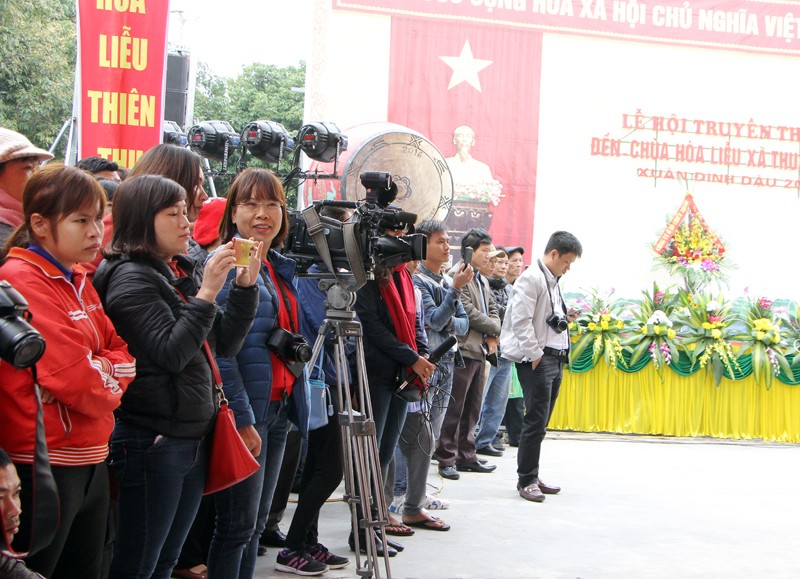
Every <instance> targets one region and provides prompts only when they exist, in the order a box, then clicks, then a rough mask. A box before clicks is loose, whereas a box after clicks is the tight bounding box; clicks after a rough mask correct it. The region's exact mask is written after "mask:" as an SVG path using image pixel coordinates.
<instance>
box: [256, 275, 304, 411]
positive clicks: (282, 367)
mask: <svg viewBox="0 0 800 579" xmlns="http://www.w3.org/2000/svg"><path fill="white" fill-rule="evenodd" d="M261 263H262V264H263V265H264V267H266V268H267V272H268V273H269V277H270V279H271V280H272V286H273V287H274V288H275V293H276V294H277V295H278V327H279V328H283V329H284V330H290V331H292V332H294V331H295V328H296V327H297V324H292V320H297V319H298V314H297V300H295V298H294V295H293V294H292V292H290V291H289V288H288V287H287V285H286V282H285V281H284V280H283V278H282V277H281V276H279V275H278V274H277V273H275V269H273V267H272V264H271V263H270V262H269V261H268V260H265V261H262V262H261ZM278 284H280V286H279V285H278ZM282 294H285V295H286V297H287V299H288V300H289V307H290V308H291V309H292V311H291V312H289V311H287V309H286V306H285V305H284V303H283V296H282ZM289 316H291V319H290V318H289ZM269 361H270V363H271V364H272V391H271V392H270V397H269V399H270V400H271V401H275V400H282V399H283V393H284V392H286V395H287V396H290V395H291V394H292V386H293V385H294V381H295V377H294V374H292V372H291V370H289V368H287V367H286V364H284V363H283V361H282V360H281V359H280V358H278V356H276V355H275V354H274V353H273V352H270V353H269Z"/></svg>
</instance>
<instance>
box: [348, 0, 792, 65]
mask: <svg viewBox="0 0 800 579" xmlns="http://www.w3.org/2000/svg"><path fill="white" fill-rule="evenodd" d="M334 7H336V8H339V9H344V10H356V11H359V12H373V13H380V14H392V15H394V14H397V15H404V16H419V17H424V18H432V19H439V20H457V21H461V22H484V23H487V24H502V25H504V26H511V27H515V28H525V29H533V30H540V31H542V32H563V33H568V34H587V35H592V36H601V37H606V38H619V39H627V40H635V41H641V42H663V43H669V44H682V45H692V46H702V47H704V48H724V49H726V50H742V51H747V52H766V53H771V54H783V55H791V56H799V55H800V14H798V13H797V2H795V1H791V0H691V1H690V0H660V1H658V2H655V3H651V2H639V1H637V0H334Z"/></svg>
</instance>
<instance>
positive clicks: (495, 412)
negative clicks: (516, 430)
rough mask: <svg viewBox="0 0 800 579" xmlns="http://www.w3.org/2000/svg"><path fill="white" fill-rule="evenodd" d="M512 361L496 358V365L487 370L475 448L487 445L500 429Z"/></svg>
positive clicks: (509, 388) (509, 384) (508, 390)
mask: <svg viewBox="0 0 800 579" xmlns="http://www.w3.org/2000/svg"><path fill="white" fill-rule="evenodd" d="M513 365H514V363H513V362H510V361H509V360H505V359H504V358H497V366H496V367H495V366H492V367H491V370H489V380H488V382H487V383H486V390H484V391H483V408H482V409H481V418H480V420H479V421H478V426H479V429H478V436H477V437H476V438H475V448H484V447H486V446H489V445H490V444H491V443H492V441H493V440H494V439H495V437H496V436H497V433H498V432H499V431H500V423H501V422H502V421H503V415H505V413H506V404H507V403H508V393H509V392H510V391H511V369H512V367H513Z"/></svg>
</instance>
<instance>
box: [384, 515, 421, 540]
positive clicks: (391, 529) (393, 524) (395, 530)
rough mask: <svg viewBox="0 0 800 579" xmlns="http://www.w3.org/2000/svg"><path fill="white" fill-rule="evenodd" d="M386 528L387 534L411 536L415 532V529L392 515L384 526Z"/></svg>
mask: <svg viewBox="0 0 800 579" xmlns="http://www.w3.org/2000/svg"><path fill="white" fill-rule="evenodd" d="M384 530H385V531H386V534H387V535H394V536H395V537H410V536H411V535H413V534H414V529H412V528H411V527H409V526H408V525H406V524H405V523H401V522H400V521H396V520H394V519H392V518H391V517H389V523H388V524H387V525H386V526H385V527H384Z"/></svg>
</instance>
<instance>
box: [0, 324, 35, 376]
mask: <svg viewBox="0 0 800 579" xmlns="http://www.w3.org/2000/svg"><path fill="white" fill-rule="evenodd" d="M44 347H45V343H44V338H42V336H41V334H40V333H39V332H37V331H36V330H35V329H34V328H33V327H32V326H31V325H30V324H29V323H28V322H26V321H25V320H23V319H22V318H18V317H12V318H0V357H2V358H3V360H5V361H7V362H9V363H10V364H12V365H13V366H14V367H16V368H28V367H30V366H33V365H34V364H35V363H36V362H37V361H38V360H39V358H41V357H42V354H44Z"/></svg>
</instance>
